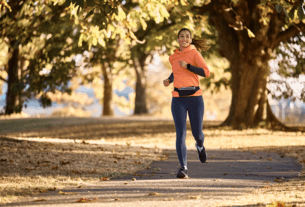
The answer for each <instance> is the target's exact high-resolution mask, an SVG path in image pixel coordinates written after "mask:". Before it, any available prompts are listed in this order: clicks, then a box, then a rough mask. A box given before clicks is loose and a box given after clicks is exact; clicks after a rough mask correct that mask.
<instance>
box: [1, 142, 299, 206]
mask: <svg viewBox="0 0 305 207" xmlns="http://www.w3.org/2000/svg"><path fill="white" fill-rule="evenodd" d="M165 153H168V154H169V158H168V159H167V160H165V161H159V162H154V163H153V164H152V165H151V168H150V169H146V170H143V171H140V172H137V174H136V175H131V176H126V177H122V178H117V179H115V180H111V181H101V182H99V183H96V184H95V185H92V184H86V183H84V184H83V185H82V188H80V189H78V188H74V189H71V188H70V189H66V190H61V191H63V192H66V193H67V194H66V195H62V194H59V192H58V191H54V192H48V193H42V194H40V195H38V196H36V199H46V201H39V202H33V199H34V198H33V197H32V198H26V199H24V200H22V201H20V202H19V203H11V204H7V205H6V206H26V207H38V206H44V207H55V206H56V207H66V206H72V207H78V206H82V207H83V206H84V207H86V206H90V207H97V206H98V207H104V206H105V207H106V206H107V207H112V206H113V207H114V206H115V207H137V206H147V207H154V206H156V207H163V206H165V207H167V206H183V207H188V206H192V207H196V206H201V207H202V206H205V207H206V206H217V203H219V202H223V201H225V200H229V199H234V198H236V197H238V196H242V195H245V194H247V193H250V192H252V191H253V190H254V189H256V188H260V187H262V186H264V185H266V184H265V183H264V182H265V181H270V182H274V179H276V178H277V179H284V178H292V177H296V176H297V175H298V173H299V172H300V171H301V168H302V167H301V165H299V164H298V163H297V161H296V159H294V158H291V157H286V156H285V157H284V158H281V157H280V156H279V155H277V154H270V153H263V152H258V153H256V154H252V153H251V152H241V151H230V150H207V153H208V158H210V159H208V162H207V163H204V164H202V163H200V162H199V160H198V155H197V151H195V148H194V149H192V150H188V168H189V176H190V179H177V178H176V173H177V170H178V168H179V165H178V160H177V156H176V152H175V151H174V150H165ZM133 178H135V181H133V180H132V179H133ZM80 198H87V199H94V198H97V200H96V201H95V202H91V203H77V202H76V201H77V200H79V199H80Z"/></svg>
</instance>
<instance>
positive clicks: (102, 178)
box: [101, 177, 110, 181]
mask: <svg viewBox="0 0 305 207" xmlns="http://www.w3.org/2000/svg"><path fill="white" fill-rule="evenodd" d="M101 180H102V181H106V180H110V179H109V178H108V177H101Z"/></svg>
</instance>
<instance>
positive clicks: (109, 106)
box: [102, 63, 114, 116]
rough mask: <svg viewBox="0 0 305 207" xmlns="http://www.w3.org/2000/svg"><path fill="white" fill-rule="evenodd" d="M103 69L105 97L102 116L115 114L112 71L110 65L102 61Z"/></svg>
mask: <svg viewBox="0 0 305 207" xmlns="http://www.w3.org/2000/svg"><path fill="white" fill-rule="evenodd" d="M102 71H103V76H104V99H103V113H102V116H113V115H114V110H113V103H112V102H113V101H112V81H113V80H112V79H113V77H112V73H111V69H110V67H108V66H107V65H106V64H105V63H102Z"/></svg>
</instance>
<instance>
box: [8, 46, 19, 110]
mask: <svg viewBox="0 0 305 207" xmlns="http://www.w3.org/2000/svg"><path fill="white" fill-rule="evenodd" d="M11 45H12V48H11V50H12V56H11V58H10V60H9V62H8V80H7V93H6V106H5V114H7V115H10V114H13V113H20V112H21V110H22V102H21V101H20V100H19V97H20V94H21V90H22V89H21V88H20V87H19V86H20V84H19V74H18V71H19V68H18V60H19V46H18V44H17V42H16V41H13V42H12V43H11Z"/></svg>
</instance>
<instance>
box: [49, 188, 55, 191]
mask: <svg viewBox="0 0 305 207" xmlns="http://www.w3.org/2000/svg"><path fill="white" fill-rule="evenodd" d="M48 190H49V191H55V190H56V188H55V187H54V188H48Z"/></svg>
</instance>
